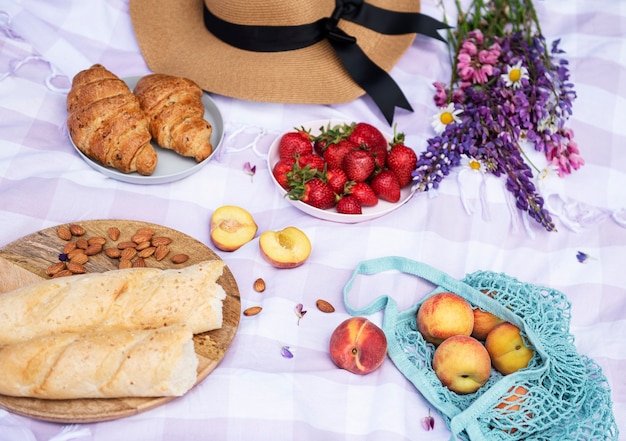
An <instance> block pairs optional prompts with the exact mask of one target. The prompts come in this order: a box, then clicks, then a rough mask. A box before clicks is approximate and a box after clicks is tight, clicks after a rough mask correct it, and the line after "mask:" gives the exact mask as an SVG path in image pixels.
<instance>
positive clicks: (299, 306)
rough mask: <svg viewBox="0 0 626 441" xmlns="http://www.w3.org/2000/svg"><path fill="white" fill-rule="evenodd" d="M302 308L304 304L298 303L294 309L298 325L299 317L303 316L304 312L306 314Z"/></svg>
mask: <svg viewBox="0 0 626 441" xmlns="http://www.w3.org/2000/svg"><path fill="white" fill-rule="evenodd" d="M303 308H304V306H302V303H298V304H297V305H296V307H295V309H294V310H295V312H296V316H298V325H300V319H301V318H302V317H304V314H306V311H305V310H304V309H303Z"/></svg>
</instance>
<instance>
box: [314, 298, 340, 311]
mask: <svg viewBox="0 0 626 441" xmlns="http://www.w3.org/2000/svg"><path fill="white" fill-rule="evenodd" d="M315 305H317V309H319V310H320V311H322V312H326V313H330V312H335V307H334V306H333V305H331V304H330V303H328V302H327V301H326V300H322V299H317V301H316V302H315Z"/></svg>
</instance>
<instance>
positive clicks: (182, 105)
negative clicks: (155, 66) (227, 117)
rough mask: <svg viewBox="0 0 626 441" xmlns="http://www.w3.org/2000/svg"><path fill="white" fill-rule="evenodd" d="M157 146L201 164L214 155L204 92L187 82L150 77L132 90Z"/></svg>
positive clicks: (191, 82)
mask: <svg viewBox="0 0 626 441" xmlns="http://www.w3.org/2000/svg"><path fill="white" fill-rule="evenodd" d="M133 92H134V94H135V96H136V97H137V99H138V100H139V104H140V106H141V109H142V110H143V111H144V113H145V115H146V116H147V117H148V120H149V121H150V126H149V127H150V134H151V135H152V138H153V139H154V140H155V141H156V143H157V144H158V145H159V146H160V147H163V148H165V149H170V150H173V151H174V152H176V153H178V154H179V155H182V156H188V157H191V158H194V159H195V160H196V161H197V162H202V161H204V160H205V159H206V158H208V157H209V156H210V155H211V152H212V151H213V145H212V144H211V134H212V133H213V127H212V126H211V124H210V123H209V122H208V121H206V120H205V119H204V105H203V104H202V89H201V88H200V86H198V85H197V84H196V83H194V82H193V81H191V80H189V79H187V78H181V77H174V76H171V75H165V74H150V75H146V76H144V77H142V78H140V79H139V81H138V82H137V85H136V86H135V88H134V90H133Z"/></svg>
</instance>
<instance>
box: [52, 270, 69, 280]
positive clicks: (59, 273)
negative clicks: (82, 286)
mask: <svg viewBox="0 0 626 441" xmlns="http://www.w3.org/2000/svg"><path fill="white" fill-rule="evenodd" d="M73 274H74V273H72V272H71V271H70V270H68V269H64V270H62V271H59V272H58V273H56V274H55V275H54V276H52V278H53V279H56V278H57V277H66V276H71V275H73Z"/></svg>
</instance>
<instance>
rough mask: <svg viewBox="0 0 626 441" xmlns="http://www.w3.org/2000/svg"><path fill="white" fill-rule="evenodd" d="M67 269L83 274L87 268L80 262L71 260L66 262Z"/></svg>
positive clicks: (73, 272)
mask: <svg viewBox="0 0 626 441" xmlns="http://www.w3.org/2000/svg"><path fill="white" fill-rule="evenodd" d="M67 269H68V270H70V271H71V272H72V274H85V273H86V272H87V269H86V268H85V267H84V266H82V265H81V264H80V263H76V262H71V261H70V263H68V264H67Z"/></svg>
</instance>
